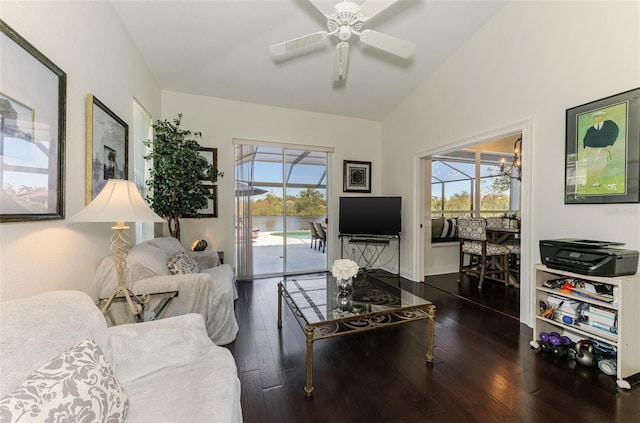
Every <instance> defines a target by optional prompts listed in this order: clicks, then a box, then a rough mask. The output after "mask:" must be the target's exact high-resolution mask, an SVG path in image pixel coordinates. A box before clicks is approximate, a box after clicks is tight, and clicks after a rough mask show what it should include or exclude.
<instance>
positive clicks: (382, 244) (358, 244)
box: [338, 234, 400, 277]
mask: <svg viewBox="0 0 640 423" xmlns="http://www.w3.org/2000/svg"><path fill="white" fill-rule="evenodd" d="M338 236H339V237H340V258H344V257H345V255H346V256H347V257H348V258H350V259H351V260H353V261H355V262H356V263H358V266H360V268H361V269H364V270H365V271H368V270H372V269H374V266H375V265H378V267H377V268H380V265H381V264H383V263H380V261H381V259H382V253H383V252H384V251H385V250H386V249H387V247H389V246H390V245H393V247H394V248H395V251H393V253H394V254H393V257H392V258H391V259H390V260H389V261H387V262H386V263H384V264H389V263H392V267H391V270H393V267H396V268H397V273H396V274H397V275H398V277H399V276H400V234H397V235H361V234H340V235H338ZM350 247H351V248H350ZM345 253H346V254H345ZM392 273H393V272H392Z"/></svg>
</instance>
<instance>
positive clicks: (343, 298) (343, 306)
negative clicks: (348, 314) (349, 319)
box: [336, 291, 353, 311]
mask: <svg viewBox="0 0 640 423" xmlns="http://www.w3.org/2000/svg"><path fill="white" fill-rule="evenodd" d="M336 303H337V306H338V309H339V310H341V311H351V308H352V307H353V299H352V297H351V293H350V292H349V291H340V292H338V295H337V297H336Z"/></svg>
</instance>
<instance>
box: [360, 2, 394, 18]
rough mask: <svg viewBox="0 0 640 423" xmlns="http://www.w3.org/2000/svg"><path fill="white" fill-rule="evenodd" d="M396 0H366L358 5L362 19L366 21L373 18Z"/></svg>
mask: <svg viewBox="0 0 640 423" xmlns="http://www.w3.org/2000/svg"><path fill="white" fill-rule="evenodd" d="M397 1H398V0H367V1H366V2H364V4H363V5H362V6H360V13H361V14H362V20H363V21H366V20H368V19H371V18H373V17H374V16H376V15H377V14H378V13H380V12H382V11H383V10H385V9H386V8H387V7H389V6H391V5H392V4H394V3H395V2H397Z"/></svg>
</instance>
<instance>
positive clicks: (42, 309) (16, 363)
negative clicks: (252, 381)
mask: <svg viewBox="0 0 640 423" xmlns="http://www.w3.org/2000/svg"><path fill="white" fill-rule="evenodd" d="M87 340H92V341H87ZM70 348H71V349H72V350H71V354H70V353H68V352H67V353H66V354H63V352H65V351H66V350H69V349H70ZM101 352H102V353H101ZM47 416H49V417H51V416H55V417H56V418H57V419H58V420H65V419H64V418H63V417H64V416H69V419H68V421H92V422H94V421H95V422H97V421H109V422H113V423H115V422H119V421H123V420H124V418H126V421H127V422H128V423H133V422H239V421H242V409H241V406H240V381H239V379H238V375H237V368H236V365H235V362H234V360H233V357H232V355H231V353H230V352H229V350H228V349H226V348H224V347H219V346H216V345H215V344H214V343H213V342H211V340H210V339H209V337H208V335H207V331H206V329H205V326H204V320H203V318H202V316H200V315H198V314H187V315H183V316H177V317H172V318H167V319H161V320H156V321H152V322H146V323H134V324H128V325H121V326H114V327H111V328H107V325H106V321H105V319H104V317H103V316H102V313H101V312H100V310H99V309H98V308H97V307H96V305H95V304H94V302H93V301H92V299H91V298H90V297H89V296H88V295H86V294H84V293H82V292H78V291H53V292H48V293H44V294H40V295H37V296H34V297H31V298H26V299H20V300H13V301H7V302H3V303H0V421H3V422H5V421H7V422H9V421H11V422H13V421H16V420H17V418H18V417H20V420H19V421H20V422H43V421H45V418H46V417H47ZM54 420H55V419H54ZM58 420H56V421H58Z"/></svg>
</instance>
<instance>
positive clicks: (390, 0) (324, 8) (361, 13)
mask: <svg viewBox="0 0 640 423" xmlns="http://www.w3.org/2000/svg"><path fill="white" fill-rule="evenodd" d="M397 1H398V0H367V1H365V2H364V3H363V4H362V6H360V5H358V4H357V3H354V2H352V1H347V0H344V1H340V2H339V3H336V4H335V5H334V4H333V3H332V2H331V0H309V2H310V3H311V4H313V5H314V6H315V8H316V9H318V10H319V11H320V13H322V14H323V15H324V16H325V17H326V18H327V29H328V31H318V32H314V33H312V34H308V35H304V36H302V37H298V38H294V39H292V40H289V41H285V42H283V43H278V44H274V45H272V46H271V52H272V53H273V54H275V55H282V54H285V53H288V52H290V51H292V50H295V49H298V48H301V47H304V46H307V45H309V44H313V43H316V42H318V41H322V40H324V39H325V38H327V37H330V36H333V35H335V36H336V37H338V39H339V40H340V41H339V42H338V45H337V46H336V52H335V55H334V60H333V80H334V81H343V80H344V79H345V78H346V77H347V64H348V61H349V43H348V41H349V40H350V39H351V36H352V35H357V36H358V37H360V41H361V42H362V43H364V44H367V45H370V46H371V47H375V48H377V49H380V50H383V51H386V52H387V53H391V54H393V55H396V56H399V57H402V58H403V59H407V58H408V57H409V56H411V54H413V52H414V50H415V48H416V46H415V44H413V43H410V42H408V41H404V40H401V39H399V38H395V37H392V36H390V35H386V34H383V33H380V32H377V31H373V30H370V29H365V30H362V26H363V24H364V23H366V22H367V21H368V20H370V19H371V18H373V17H374V16H377V15H378V14H379V13H381V12H382V11H384V10H385V9H386V8H388V7H389V6H391V5H392V4H394V3H395V2H397Z"/></svg>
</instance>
